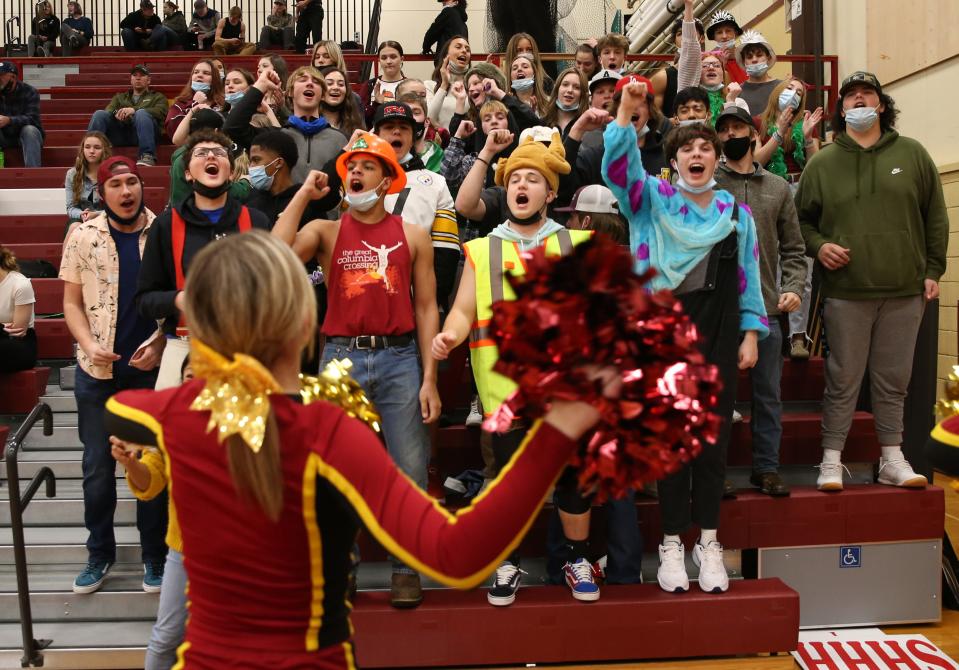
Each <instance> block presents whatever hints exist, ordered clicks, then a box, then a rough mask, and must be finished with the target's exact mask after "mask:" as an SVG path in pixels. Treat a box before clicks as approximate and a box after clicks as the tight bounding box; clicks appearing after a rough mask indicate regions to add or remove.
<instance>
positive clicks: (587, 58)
mask: <svg viewBox="0 0 959 670" xmlns="http://www.w3.org/2000/svg"><path fill="white" fill-rule="evenodd" d="M576 69H577V70H579V71H580V72H582V73H583V76H584V77H586V81H589V80H590V79H592V78H593V76H594V75H595V74H596V73H597V72H599V70H600V67H599V56H597V55H596V48H595V47H592V46H590V45H588V44H580V45H579V47H577V49H576Z"/></svg>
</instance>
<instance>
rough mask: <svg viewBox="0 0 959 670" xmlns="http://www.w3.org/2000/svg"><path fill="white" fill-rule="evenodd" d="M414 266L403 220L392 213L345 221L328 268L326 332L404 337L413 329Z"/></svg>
mask: <svg viewBox="0 0 959 670" xmlns="http://www.w3.org/2000/svg"><path fill="white" fill-rule="evenodd" d="M412 271H413V263H412V256H411V255H410V249H409V245H408V244H407V242H406V234H405V233H404V232H403V219H402V218H401V217H399V216H394V215H392V214H387V215H386V217H385V218H384V219H383V220H382V221H380V222H379V223H361V222H360V221H357V220H356V219H354V218H353V217H352V216H350V213H349V212H346V213H345V214H343V218H342V219H341V220H340V232H339V234H338V235H337V236H336V244H335V245H334V247H333V255H332V256H331V258H330V267H329V268H328V269H327V273H326V276H327V280H326V285H327V310H326V320H325V321H324V322H323V333H324V334H325V335H328V336H333V337H337V336H338V337H356V336H357V335H404V334H406V333H410V332H412V331H413V329H414V327H415V321H414V318H413V300H412V297H411V293H410V287H411V286H412Z"/></svg>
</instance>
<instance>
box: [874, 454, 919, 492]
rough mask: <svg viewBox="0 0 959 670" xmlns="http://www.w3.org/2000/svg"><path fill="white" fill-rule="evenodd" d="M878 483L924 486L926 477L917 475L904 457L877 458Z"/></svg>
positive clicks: (908, 487)
mask: <svg viewBox="0 0 959 670" xmlns="http://www.w3.org/2000/svg"><path fill="white" fill-rule="evenodd" d="M879 483H880V484H887V485H888V486H901V487H903V488H906V489H923V488H926V484H928V483H929V482H928V481H926V478H925V477H923V476H922V475H917V474H916V472H915V471H914V470H913V469H912V466H911V465H909V461H907V460H906V459H905V458H892V459H889V460H888V461H887V460H886V459H885V458H880V459H879Z"/></svg>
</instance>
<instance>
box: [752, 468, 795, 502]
mask: <svg viewBox="0 0 959 670" xmlns="http://www.w3.org/2000/svg"><path fill="white" fill-rule="evenodd" d="M749 483H750V484H752V485H753V486H758V487H759V491H760V493H763V494H765V495H767V496H773V497H777V498H778V497H781V496H788V495H789V486H788V485H787V484H786V482H784V481H783V478H782V477H780V476H779V473H778V472H762V473H759V472H754V473H752V474H751V475H750V476H749Z"/></svg>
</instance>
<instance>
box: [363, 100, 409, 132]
mask: <svg viewBox="0 0 959 670" xmlns="http://www.w3.org/2000/svg"><path fill="white" fill-rule="evenodd" d="M394 120H396V121H405V122H407V123H408V124H410V126H412V127H413V128H414V129H415V128H416V119H415V118H413V110H412V109H410V106H409V105H407V104H406V103H405V102H384V103H383V104H382V105H380V106H379V107H377V109H376V113H375V114H374V115H373V130H374V131H375V130H376V129H377V128H379V127H380V124H382V123H383V122H384V121H394Z"/></svg>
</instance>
